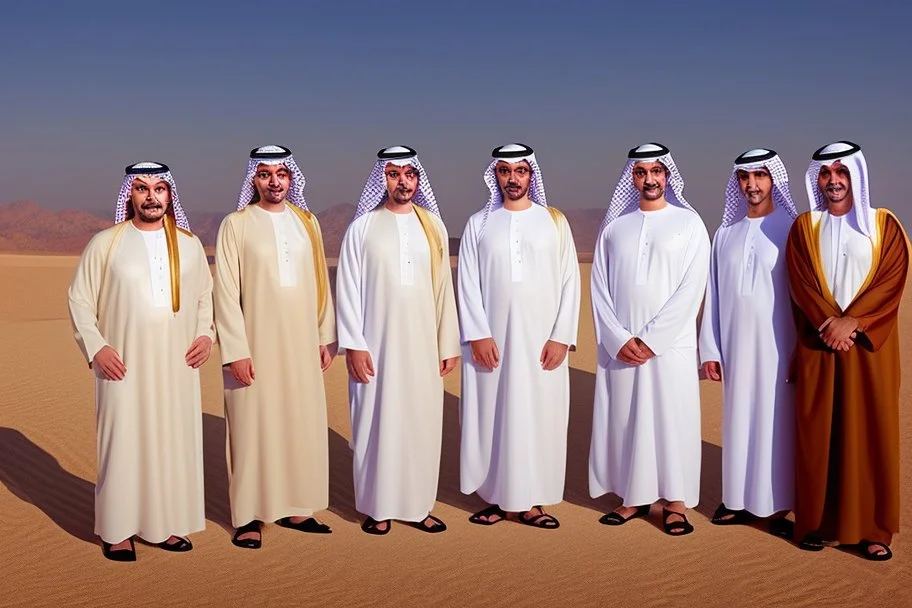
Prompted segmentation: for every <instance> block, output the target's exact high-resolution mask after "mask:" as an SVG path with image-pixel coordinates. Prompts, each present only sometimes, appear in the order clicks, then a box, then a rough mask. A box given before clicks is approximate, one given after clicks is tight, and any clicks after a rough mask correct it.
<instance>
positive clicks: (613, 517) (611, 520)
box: [599, 505, 652, 526]
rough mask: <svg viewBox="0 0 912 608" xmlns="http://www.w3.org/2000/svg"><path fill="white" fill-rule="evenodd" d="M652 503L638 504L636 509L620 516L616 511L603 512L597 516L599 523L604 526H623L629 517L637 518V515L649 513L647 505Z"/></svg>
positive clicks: (641, 515)
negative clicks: (625, 515)
mask: <svg viewBox="0 0 912 608" xmlns="http://www.w3.org/2000/svg"><path fill="white" fill-rule="evenodd" d="M650 506H652V505H640V506H639V507H637V508H636V511H634V512H633V513H631V514H630V515H628V516H627V517H624V516H622V515H621V514H620V513H618V512H617V511H612V512H611V513H605V514H604V515H602V516H601V517H600V518H599V523H600V524H604V525H606V526H623V525H624V524H626V523H627V522H628V521H630V520H631V519H637V518H639V517H646V516H647V515H649V507H650Z"/></svg>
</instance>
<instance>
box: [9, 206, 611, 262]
mask: <svg viewBox="0 0 912 608" xmlns="http://www.w3.org/2000/svg"><path fill="white" fill-rule="evenodd" d="M354 212H355V206H354V205H350V204H341V205H335V206H333V207H330V208H329V209H326V210H325V211H321V212H319V213H317V217H318V218H319V220H320V228H321V230H322V231H323V244H324V247H325V248H326V255H327V256H328V257H337V256H338V255H339V249H340V247H341V245H342V237H343V235H344V234H345V229H346V228H347V227H348V224H349V222H350V221H351V218H352V215H353V214H354ZM564 213H565V214H566V215H567V219H568V221H569V222H570V227H571V229H572V231H573V238H574V240H575V242H576V249H577V251H579V252H581V253H586V252H591V251H592V250H593V248H594V246H595V237H596V231H597V230H598V227H599V224H600V223H601V221H602V215H603V214H604V210H602V209H573V210H567V211H565V212H564ZM224 217H225V214H224V213H200V212H195V213H193V215H192V216H191V217H190V220H191V227H192V229H193V232H194V233H195V234H196V235H197V236H198V237H199V238H200V240H201V241H202V242H203V245H205V246H207V247H214V246H215V238H216V235H217V233H218V228H219V224H220V223H221V221H222V218H224ZM110 225H111V218H110V216H109V215H107V214H102V213H101V212H92V211H80V210H75V209H64V210H61V211H54V210H50V209H45V208H43V207H41V206H40V205H38V203H35V202H32V201H19V202H15V203H9V204H6V205H0V251H32V252H47V253H72V254H78V253H79V252H81V251H82V249H83V248H84V247H85V246H86V243H88V242H89V239H91V238H92V236H93V235H94V234H95V233H96V232H98V231H100V230H104V229H105V228H107V227H109V226H110ZM458 252H459V238H458V237H453V238H451V239H450V255H456V254H457V253H458Z"/></svg>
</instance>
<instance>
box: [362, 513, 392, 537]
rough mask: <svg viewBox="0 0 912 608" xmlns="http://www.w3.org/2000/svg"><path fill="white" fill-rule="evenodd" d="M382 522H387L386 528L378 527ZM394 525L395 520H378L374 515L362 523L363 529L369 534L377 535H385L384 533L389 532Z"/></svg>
mask: <svg viewBox="0 0 912 608" xmlns="http://www.w3.org/2000/svg"><path fill="white" fill-rule="evenodd" d="M382 523H386V529H385V530H381V529H380V528H378V527H377V526H379V525H380V524H382ZM392 527H393V522H391V521H390V520H388V519H384V520H383V521H377V520H376V519H374V518H373V517H368V518H367V519H365V520H364V522H363V523H362V524H361V529H362V530H363V531H364V532H367V533H368V534H373V535H375V536H383V535H384V534H389V531H390V528H392Z"/></svg>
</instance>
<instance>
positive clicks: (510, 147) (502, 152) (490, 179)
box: [478, 144, 548, 238]
mask: <svg viewBox="0 0 912 608" xmlns="http://www.w3.org/2000/svg"><path fill="white" fill-rule="evenodd" d="M491 156H493V157H494V159H493V160H492V161H491V163H490V164H489V165H488V168H487V169H485V172H484V175H483V178H484V182H485V185H487V187H488V192H490V194H489V196H488V202H487V203H486V204H485V214H484V218H483V219H482V221H481V227H480V228H479V230H478V238H481V237H483V236H484V233H485V227H486V226H487V224H488V216H489V215H491V210H492V209H494V207H497V206H500V205H503V192H501V191H500V184H499V183H498V182H497V174H496V173H495V171H494V169H495V167H497V163H498V162H499V161H505V162H508V163H510V164H514V163H518V162H522V161H526V162H527V163H529V168H530V169H531V170H532V179H531V180H530V183H529V200H531V201H532V202H533V203H535V204H536V205H541V206H542V207H547V206H548V198H547V196H545V183H544V182H543V181H542V174H541V169H540V168H539V166H538V161H536V160H535V152H534V151H533V150H532V148H530V147H529V146H527V145H525V144H507V145H505V146H500V147H499V148H494V150H493V152H492V153H491Z"/></svg>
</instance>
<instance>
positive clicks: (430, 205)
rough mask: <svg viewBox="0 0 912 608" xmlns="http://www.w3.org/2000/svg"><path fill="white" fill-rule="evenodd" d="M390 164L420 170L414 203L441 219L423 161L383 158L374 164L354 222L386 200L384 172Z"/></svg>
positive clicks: (414, 157)
mask: <svg viewBox="0 0 912 608" xmlns="http://www.w3.org/2000/svg"><path fill="white" fill-rule="evenodd" d="M388 163H393V164H394V165H397V166H400V167H402V166H406V165H411V166H412V167H414V168H415V169H417V170H418V189H417V191H416V192H415V196H414V198H413V199H412V201H413V202H414V203H415V204H416V205H420V206H421V207H424V208H425V209H427V210H428V211H430V212H431V213H433V214H434V215H436V216H437V217H440V211H439V210H438V209H437V199H436V198H434V191H433V190H432V189H431V182H430V180H429V179H428V176H427V172H425V170H424V167H422V166H421V161H419V160H418V157H417V156H413V157H411V158H404V159H384V158H381V159H378V160H377V162H375V163H374V168H373V169H372V170H371V172H370V176H369V177H368V178H367V183H366V184H364V190H362V191H361V199H360V200H359V201H358V209H357V210H356V211H355V216H354V217H353V218H352V221H355V220H356V219H358V218H359V217H361V216H362V215H364V214H365V213H368V212H370V211H373V210H374V209H376V208H377V207H378V206H379V205H380V204H381V203H382V202H383V201H384V200H385V199H386V196H387V191H386V175H385V174H384V171H385V170H386V165H387V164H388Z"/></svg>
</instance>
